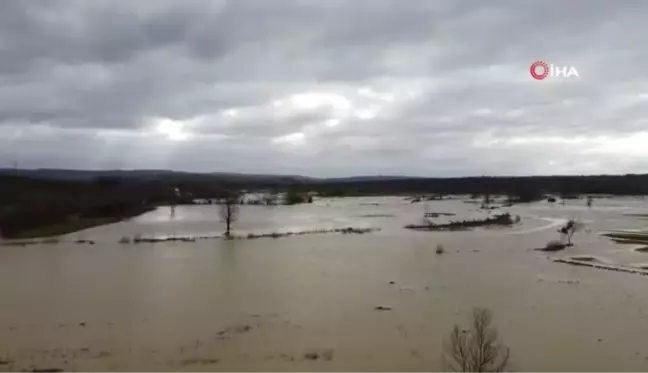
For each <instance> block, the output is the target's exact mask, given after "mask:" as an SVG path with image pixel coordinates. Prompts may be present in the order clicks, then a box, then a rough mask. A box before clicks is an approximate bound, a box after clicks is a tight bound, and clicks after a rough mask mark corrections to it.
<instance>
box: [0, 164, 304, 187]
mask: <svg viewBox="0 0 648 373" xmlns="http://www.w3.org/2000/svg"><path fill="white" fill-rule="evenodd" d="M0 174H9V175H18V176H26V177H30V178H37V179H49V180H67V181H92V180H97V179H106V178H112V179H131V180H132V179H135V180H145V181H148V180H156V179H174V180H187V181H195V180H210V181H223V182H237V183H241V182H243V183H248V182H261V183H268V182H271V183H272V182H277V183H281V184H283V183H291V182H297V183H302V182H307V181H309V180H312V179H311V178H308V177H304V176H293V175H254V174H242V173H227V172H212V173H194V172H183V171H170V170H65V169H50V168H39V169H17V170H14V169H8V168H3V169H0Z"/></svg>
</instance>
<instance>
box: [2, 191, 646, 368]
mask: <svg viewBox="0 0 648 373" xmlns="http://www.w3.org/2000/svg"><path fill="white" fill-rule="evenodd" d="M376 204H378V205H376ZM476 207H477V205H474V204H468V203H464V202H463V201H459V200H457V201H434V202H429V203H428V207H427V208H425V206H424V204H410V203H409V202H408V201H404V200H403V199H402V198H397V197H384V198H345V199H321V200H318V201H316V203H314V204H312V205H302V206H291V207H274V208H268V207H259V206H244V207H243V209H242V211H241V221H239V222H238V223H236V224H235V225H234V228H235V231H236V233H239V234H243V235H244V234H247V233H267V232H275V231H277V232H281V231H299V230H308V229H330V228H344V227H349V226H352V227H356V228H380V229H381V230H380V231H379V232H375V233H368V234H362V235H356V234H321V235H305V236H292V237H285V238H279V239H272V238H263V239H256V240H232V241H224V240H199V241H196V242H169V243H155V244H138V245H133V244H131V245H123V244H119V243H118V241H119V240H120V238H121V237H123V236H129V237H130V236H134V235H142V236H144V237H149V236H156V237H160V236H172V235H182V236H198V235H214V234H220V233H221V232H222V224H221V223H219V222H218V213H217V209H216V208H215V207H213V206H190V207H189V206H188V207H178V208H177V210H176V213H175V215H173V216H172V215H171V214H170V213H169V210H168V209H165V208H160V209H158V210H156V211H153V212H151V213H148V214H146V215H143V216H140V217H138V218H135V219H133V220H131V221H126V222H122V223H118V224H112V225H107V226H103V227H96V228H93V229H89V230H86V231H83V232H78V233H74V234H71V235H68V236H65V237H63V238H62V241H61V242H60V243H58V244H48V245H45V244H41V245H27V246H0V297H1V298H0V299H1V302H2V303H1V307H2V308H1V311H0V370H22V369H53V368H57V369H65V370H84V371H106V370H128V371H133V370H156V371H158V370H167V371H168V370H173V371H177V370H187V371H201V370H205V371H213V370H227V371H232V370H248V371H249V370H256V371H268V370H282V371H304V370H308V371H323V370H326V371H329V370H338V371H353V370H371V371H422V370H426V371H430V370H439V369H441V367H442V366H441V351H442V341H443V338H444V337H445V336H446V335H447V334H448V333H449V332H450V330H451V328H452V326H453V324H454V323H461V322H464V321H465V320H466V318H467V317H468V315H469V314H470V313H471V310H472V308H473V307H475V306H480V307H487V308H490V309H491V310H493V312H494V315H495V323H496V324H497V326H498V328H499V331H500V333H501V335H502V336H503V338H504V341H505V343H506V344H507V345H508V346H510V348H511V355H512V359H513V362H514V363H515V368H517V369H519V370H527V371H577V370H578V371H611V370H613V371H632V370H635V371H636V370H643V371H645V370H647V369H648V292H646V289H648V277H646V276H641V275H637V274H632V273H624V272H614V271H608V270H602V269H596V268H589V267H580V266H571V265H568V264H564V263H556V262H553V261H552V259H555V258H563V259H569V258H573V257H579V256H581V257H582V256H587V257H593V258H594V259H596V260H600V261H601V262H605V263H608V264H610V265H617V266H623V267H633V268H635V267H639V266H641V265H642V263H645V262H648V254H647V253H641V252H637V251H634V250H633V248H634V247H633V246H632V245H618V244H615V243H613V242H611V241H610V240H609V239H607V238H605V237H602V236H600V235H599V233H600V232H603V231H605V230H610V229H641V228H646V227H648V220H645V219H639V218H637V217H632V216H629V215H628V214H632V213H642V212H643V213H646V212H647V211H648V203H646V202H645V201H644V200H643V199H631V198H625V199H622V198H616V199H602V200H595V203H594V207H592V208H587V207H585V202H584V201H582V200H581V201H572V202H568V203H567V205H564V206H561V205H559V204H548V203H544V202H543V203H537V204H532V205H521V206H515V207H511V208H507V209H503V210H506V211H510V212H512V213H513V214H517V215H520V216H521V218H522V221H521V223H520V224H519V225H516V226H515V227H513V228H497V229H479V230H474V231H469V232H416V231H408V230H405V229H403V226H404V225H406V224H411V223H418V222H419V221H420V218H421V216H422V214H423V212H424V210H427V211H430V212H444V213H456V214H457V218H462V217H467V216H468V217H472V216H478V215H480V214H482V213H480V212H478V211H476ZM570 218H577V219H579V220H581V221H583V222H585V224H586V225H587V226H588V232H579V233H577V234H576V235H575V237H574V242H575V246H574V247H570V248H568V249H567V250H565V251H562V252H557V253H543V252H538V251H533V250H532V249H533V248H536V247H541V246H543V245H544V244H545V243H546V242H547V241H548V240H551V239H555V238H557V235H558V234H557V233H556V229H557V228H558V226H559V225H560V224H561V223H562V222H564V221H565V220H566V219H570ZM443 219H453V217H441V218H439V220H437V221H442V220H443ZM78 239H83V240H92V241H93V242H94V243H95V244H94V245H89V244H76V243H74V241H76V240H78ZM5 243H6V242H5ZM438 244H442V245H443V246H444V247H445V253H444V254H443V255H437V254H436V253H435V248H436V246H437V245H438ZM590 259H591V258H590Z"/></svg>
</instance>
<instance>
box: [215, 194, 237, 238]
mask: <svg viewBox="0 0 648 373" xmlns="http://www.w3.org/2000/svg"><path fill="white" fill-rule="evenodd" d="M240 203H241V196H240V193H238V192H232V191H230V192H227V193H226V194H225V196H224V197H222V198H221V200H220V217H221V220H222V221H223V222H224V223H225V237H230V231H231V228H232V223H233V222H235V221H237V220H238V217H239V204H240Z"/></svg>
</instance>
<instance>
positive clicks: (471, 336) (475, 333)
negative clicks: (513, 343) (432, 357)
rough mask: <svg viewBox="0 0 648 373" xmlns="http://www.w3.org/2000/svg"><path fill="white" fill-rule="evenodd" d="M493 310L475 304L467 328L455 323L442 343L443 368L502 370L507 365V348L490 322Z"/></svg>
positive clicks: (455, 370)
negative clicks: (468, 327) (470, 321)
mask: <svg viewBox="0 0 648 373" xmlns="http://www.w3.org/2000/svg"><path fill="white" fill-rule="evenodd" d="M492 321H493V316H492V312H491V311H489V310H488V309H485V308H475V309H473V314H472V325H471V328H470V329H468V330H462V329H461V328H460V327H459V325H456V324H455V326H454V328H453V329H452V332H451V333H450V336H449V338H448V339H447V340H446V343H445V345H444V353H443V363H444V365H445V369H448V370H450V371H453V372H503V371H505V370H506V369H507V367H508V365H509V356H510V352H509V349H508V347H506V346H505V345H504V344H503V343H502V341H501V339H500V338H499V336H498V333H497V329H496V328H495V327H494V326H491V324H492Z"/></svg>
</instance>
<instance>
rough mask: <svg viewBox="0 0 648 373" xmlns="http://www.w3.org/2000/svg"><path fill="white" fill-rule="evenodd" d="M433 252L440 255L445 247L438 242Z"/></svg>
mask: <svg viewBox="0 0 648 373" xmlns="http://www.w3.org/2000/svg"><path fill="white" fill-rule="evenodd" d="M435 252H436V253H437V254H438V255H441V254H443V253H445V248H444V247H443V245H441V244H438V245H437V247H436V251H435Z"/></svg>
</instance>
